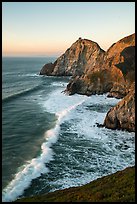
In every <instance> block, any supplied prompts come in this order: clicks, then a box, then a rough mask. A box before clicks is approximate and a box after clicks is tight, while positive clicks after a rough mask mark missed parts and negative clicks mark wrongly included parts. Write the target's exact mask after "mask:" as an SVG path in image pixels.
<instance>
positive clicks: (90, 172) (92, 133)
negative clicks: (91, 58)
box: [50, 94, 135, 191]
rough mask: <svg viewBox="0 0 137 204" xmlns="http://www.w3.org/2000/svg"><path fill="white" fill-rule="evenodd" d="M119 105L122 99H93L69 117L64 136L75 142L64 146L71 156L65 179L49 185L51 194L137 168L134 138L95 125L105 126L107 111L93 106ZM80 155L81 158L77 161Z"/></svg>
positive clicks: (87, 100)
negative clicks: (103, 124) (125, 169)
mask: <svg viewBox="0 0 137 204" xmlns="http://www.w3.org/2000/svg"><path fill="white" fill-rule="evenodd" d="M118 101H119V99H115V98H108V97H106V95H105V94H104V95H102V96H97V95H96V96H91V97H88V98H87V99H86V100H85V101H84V103H82V104H81V106H78V107H77V108H75V109H74V111H72V112H70V114H68V115H67V117H66V119H65V122H66V124H67V122H68V124H69V127H68V128H67V129H65V130H63V131H64V132H63V134H62V135H65V136H64V137H65V139H67V137H70V138H71V141H72V142H70V143H69V142H67V145H66V146H65V144H63V143H62V144H63V147H64V151H65V152H67V155H68V156H66V160H67V164H66V166H64V169H63V170H62V174H63V178H62V177H61V178H59V179H56V180H54V181H51V182H50V185H51V186H54V189H52V191H54V190H58V189H64V188H69V187H72V186H79V185H83V184H86V183H88V182H89V181H92V180H95V179H97V178H99V177H102V176H105V175H108V174H111V173H114V172H116V171H118V170H123V169H124V168H126V167H128V166H133V165H134V164H135V155H134V153H135V152H134V151H135V142H134V138H135V134H134V133H133V132H131V133H129V132H127V131H120V130H111V129H107V128H98V127H97V125H96V123H103V121H104V118H105V115H106V113H107V110H106V112H103V110H102V112H101V110H100V111H96V110H90V107H91V106H92V107H94V106H96V105H97V106H98V107H99V106H100V107H103V105H104V106H106V105H115V104H117V102H118ZM108 109H109V106H108ZM65 131H66V132H65ZM65 133H67V134H65ZM69 133H76V134H69ZM73 135H74V137H73ZM72 137H73V138H72ZM80 140H81V141H80ZM86 141H87V142H86ZM83 142H84V144H85V145H83ZM72 144H75V145H73V146H72ZM69 145H70V146H69ZM86 145H87V146H86ZM61 154H62V155H63V152H62V153H61ZM77 154H79V155H80V156H79V157H77V156H76V155H77ZM72 163H73V164H72ZM67 165H68V166H67ZM78 170H79V172H80V174H78Z"/></svg>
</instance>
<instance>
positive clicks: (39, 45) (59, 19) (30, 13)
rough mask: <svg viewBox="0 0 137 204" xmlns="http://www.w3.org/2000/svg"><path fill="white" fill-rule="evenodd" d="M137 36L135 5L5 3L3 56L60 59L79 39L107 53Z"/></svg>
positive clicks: (3, 13) (120, 3)
mask: <svg viewBox="0 0 137 204" xmlns="http://www.w3.org/2000/svg"><path fill="white" fill-rule="evenodd" d="M133 33H135V2H2V55H3V56H56V57H58V56H60V55H61V54H63V53H64V52H65V51H66V49H68V48H69V47H70V46H71V45H72V43H74V42H75V41H76V40H77V39H78V38H79V37H82V38H86V39H89V40H92V41H95V42H97V43H98V44H99V46H100V47H101V48H102V49H104V50H107V49H108V48H109V47H110V46H111V45H112V44H113V43H115V42H117V41H118V40H120V39H121V38H123V37H126V36H128V35H130V34H133Z"/></svg>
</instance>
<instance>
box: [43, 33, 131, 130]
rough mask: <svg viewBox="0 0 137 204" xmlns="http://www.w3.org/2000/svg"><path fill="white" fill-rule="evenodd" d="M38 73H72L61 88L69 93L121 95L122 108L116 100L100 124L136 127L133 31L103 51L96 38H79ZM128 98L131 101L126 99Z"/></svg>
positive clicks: (55, 74) (128, 128)
mask: <svg viewBox="0 0 137 204" xmlns="http://www.w3.org/2000/svg"><path fill="white" fill-rule="evenodd" d="M40 74H41V75H48V76H49V75H50V76H72V77H71V79H70V82H69V83H68V85H67V87H66V89H65V90H64V92H65V93H66V94H68V95H73V94H75V93H77V94H85V95H88V96H90V95H92V94H103V93H108V97H116V98H119V99H123V100H122V101H124V102H121V103H120V104H122V107H123V108H121V106H120V107H119V104H118V105H117V106H116V108H113V109H111V110H109V111H108V114H107V115H106V118H105V120H104V124H103V125H104V126H105V127H108V128H112V129H124V130H128V131H135V105H134V104H135V100H134V95H135V86H134V82H135V34H132V35H129V36H126V37H124V38H122V39H120V40H119V41H118V42H116V43H114V44H113V45H112V46H111V47H110V48H109V49H108V50H107V51H106V52H105V51H104V50H103V49H101V48H100V46H99V45H98V44H97V43H96V42H94V41H91V40H88V39H82V38H79V39H78V40H77V41H76V42H75V43H73V44H72V46H71V47H70V48H68V49H67V50H66V52H65V53H64V54H63V55H61V56H60V57H59V58H58V59H57V60H56V61H55V62H54V63H49V64H46V65H44V66H43V67H42V69H41V71H40ZM131 87H132V91H131V92H130V89H131ZM129 92H130V93H129ZM127 94H128V96H127ZM129 95H130V96H131V97H129ZM126 96H127V97H126ZM131 98H132V103H130V102H129V100H131ZM127 103H128V104H132V107H129V105H128V106H127V105H126V104H127ZM118 107H119V108H118ZM112 111H113V114H112ZM123 114H124V117H125V118H126V125H125V124H124V123H125V122H124V121H125V120H124V119H123V116H122V115H123ZM114 115H115V117H118V119H116V118H115V117H114ZM112 117H113V119H112ZM114 118H115V119H114ZM131 119H132V125H131ZM110 121H111V125H110ZM116 121H117V122H116ZM122 121H123V122H122Z"/></svg>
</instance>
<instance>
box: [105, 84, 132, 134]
mask: <svg viewBox="0 0 137 204" xmlns="http://www.w3.org/2000/svg"><path fill="white" fill-rule="evenodd" d="M129 90H130V91H129V93H128V94H127V95H126V96H125V97H124V98H123V99H122V100H121V101H120V102H119V103H118V104H117V105H116V106H115V107H113V108H111V109H110V110H109V111H108V113H107V115H106V118H105V120H104V126H105V127H107V128H111V129H122V130H128V131H135V83H133V84H132V85H131V87H130V89H129Z"/></svg>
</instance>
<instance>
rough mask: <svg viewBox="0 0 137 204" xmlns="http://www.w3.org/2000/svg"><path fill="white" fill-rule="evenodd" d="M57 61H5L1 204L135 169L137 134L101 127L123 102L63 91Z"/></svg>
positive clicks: (18, 59)
mask: <svg viewBox="0 0 137 204" xmlns="http://www.w3.org/2000/svg"><path fill="white" fill-rule="evenodd" d="M54 61H55V58H46V57H35V58H34V57H22V58H21V57H17V58H16V57H3V58H2V201H3V202H8V201H9V202H12V201H14V200H16V199H17V198H21V197H28V196H32V195H39V194H43V193H48V192H52V191H55V190H58V189H64V188H68V187H72V186H81V185H83V184H86V183H89V182H90V181H92V180H95V179H97V178H99V177H102V176H105V175H108V174H112V173H114V172H116V171H118V170H123V169H124V168H126V167H128V166H133V165H135V133H133V132H127V131H121V130H110V129H107V128H104V127H103V128H99V127H97V124H96V123H103V121H104V118H105V115H106V113H107V111H108V110H109V109H110V108H111V107H113V106H114V105H115V104H117V102H118V101H119V99H115V98H108V97H107V94H103V95H92V96H85V95H78V94H75V95H72V96H68V95H65V94H64V93H63V91H64V89H65V88H66V85H67V83H68V81H69V77H52V76H41V75H39V72H40V69H41V68H42V66H43V65H44V64H45V63H48V62H54Z"/></svg>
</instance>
